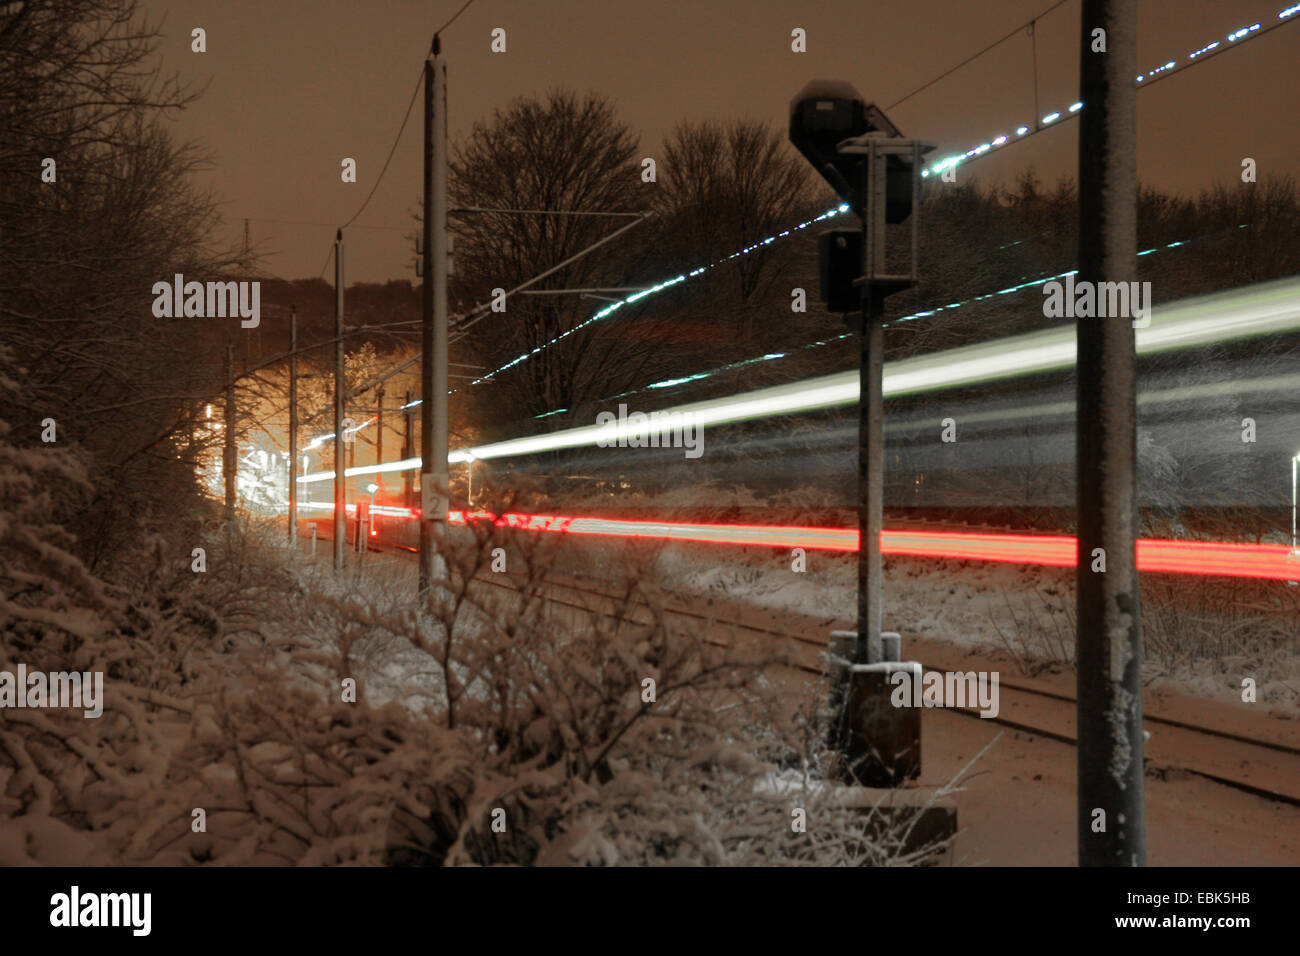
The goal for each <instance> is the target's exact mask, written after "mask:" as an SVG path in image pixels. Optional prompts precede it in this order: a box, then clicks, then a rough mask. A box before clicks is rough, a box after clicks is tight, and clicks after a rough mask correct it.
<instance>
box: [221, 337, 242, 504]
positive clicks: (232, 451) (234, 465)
mask: <svg viewBox="0 0 1300 956" xmlns="http://www.w3.org/2000/svg"><path fill="white" fill-rule="evenodd" d="M238 454H239V452H238V449H237V448H236V447H235V346H234V343H233V342H232V343H230V344H228V345H227V346H226V444H225V450H224V452H223V453H222V456H221V471H222V475H223V477H224V478H225V479H226V526H227V528H229V529H233V528H234V526H235V495H236V490H235V477H236V476H237V475H238V473H239V459H238V457H237V455H238Z"/></svg>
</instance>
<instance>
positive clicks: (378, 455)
mask: <svg viewBox="0 0 1300 956" xmlns="http://www.w3.org/2000/svg"><path fill="white" fill-rule="evenodd" d="M375 397H376V398H377V399H379V416H378V419H379V420H378V425H379V432H378V434H377V435H376V436H375V464H376V465H382V464H383V463H384V390H383V389H382V388H381V389H379V390H378V391H377V392H375ZM375 481H376V482H378V483H382V482H383V478H382V477H381V476H380V475H379V474H376V475H375Z"/></svg>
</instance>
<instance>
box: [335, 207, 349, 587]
mask: <svg viewBox="0 0 1300 956" xmlns="http://www.w3.org/2000/svg"><path fill="white" fill-rule="evenodd" d="M346 387H347V383H346V382H345V381H344V377H343V230H342V229H340V230H339V231H338V233H337V234H336V235H335V236H334V569H335V570H342V568H343V565H344V562H345V560H346V559H345V558H344V542H345V541H346V539H347V528H346V527H345V525H344V522H345V521H346V520H347V510H348V499H347V494H348V492H347V482H346V475H345V473H344V472H345V469H346V467H347V466H346V465H345V464H344V462H345V459H346V451H345V449H344V447H343V446H344V444H345V442H344V441H343V395H344V390H345V389H346Z"/></svg>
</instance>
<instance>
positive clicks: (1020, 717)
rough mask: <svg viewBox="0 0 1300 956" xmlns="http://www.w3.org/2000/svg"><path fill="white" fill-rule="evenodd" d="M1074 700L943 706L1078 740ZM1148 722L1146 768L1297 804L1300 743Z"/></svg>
mask: <svg viewBox="0 0 1300 956" xmlns="http://www.w3.org/2000/svg"><path fill="white" fill-rule="evenodd" d="M371 550H373V551H380V552H388V553H397V554H409V552H410V551H411V550H412V549H409V548H406V547H403V546H386V545H371ZM519 577H520V575H518V574H517V573H511V572H500V573H491V574H489V575H480V576H479V577H478V578H477V579H476V580H477V581H478V582H479V583H481V584H485V585H489V586H493V587H497V588H503V589H505V590H509V591H516V592H517V590H518V589H517V587H515V585H514V584H512V583H508V582H511V581H514V580H517V579H518V578H519ZM503 579H504V580H503ZM546 584H547V586H548V588H550V589H551V590H552V591H553V592H560V593H551V594H548V595H546V596H545V597H546V600H547V601H548V602H550V603H553V604H555V605H557V606H565V607H570V608H573V609H575V610H580V611H582V612H584V613H588V614H590V613H599V614H602V615H606V616H614V611H613V610H612V607H611V606H610V605H611V602H619V601H621V600H622V598H623V595H621V594H616V593H613V592H610V591H608V590H605V589H603V588H600V587H596V586H593V585H592V584H591V583H590V582H587V581H579V580H577V579H574V578H566V579H559V578H557V577H550V576H548V577H547V578H546ZM566 591H567V592H569V595H570V597H569V598H566V597H564V596H562V594H563V592H566ZM573 595H581V599H579V600H574V599H572V596H573ZM593 600H594V601H595V602H596V605H595V606H593V603H592V601H593ZM602 604H604V605H605V607H604V608H602V607H601V605H602ZM648 610H649V609H648V608H644V607H642V608H634V609H633V613H635V612H636V611H645V612H646V613H648ZM663 611H664V613H665V614H667V615H670V616H673V617H676V618H679V619H686V620H690V621H693V622H699V623H704V624H707V625H713V626H718V627H724V628H726V629H728V630H730V631H731V632H732V633H733V634H734V633H749V634H753V635H757V636H759V637H760V638H762V639H773V638H776V639H781V640H785V641H790V642H793V643H794V644H795V645H798V646H800V647H803V648H806V649H807V650H808V652H809V653H810V655H815V654H822V653H825V651H826V650H827V643H828V642H827V640H825V639H817V638H811V637H808V636H806V635H803V634H798V633H791V632H790V631H789V630H779V629H775V628H770V627H763V626H761V625H757V624H751V623H747V622H744V621H736V620H731V619H728V618H726V617H724V616H722V615H719V614H710V613H703V612H700V611H696V610H692V609H690V608H687V607H682V606H680V605H676V604H672V603H666V604H664V606H663ZM624 616H627V617H628V618H629V619H630V620H634V621H636V622H637V623H649V621H648V620H642V619H639V618H636V617H630V616H628V615H624ZM904 638H905V639H906V638H907V635H904ZM706 640H708V641H709V643H711V644H715V645H718V646H729V645H727V644H726V643H725V642H723V641H720V640H718V639H716V638H706ZM920 663H921V666H922V668H923V669H924V670H925V671H927V672H938V673H943V672H945V671H947V670H951V669H954V668H945V667H943V666H942V665H940V664H938V663H936V662H927V661H921V662H920ZM788 666H790V667H792V668H794V669H796V670H798V671H801V672H804V673H807V674H810V675H815V676H822V675H824V674H825V667H824V665H823V664H821V663H820V662H818V663H810V662H807V661H799V660H792V661H790V662H789V665H788ZM1076 707H1077V700H1076V698H1074V697H1072V696H1070V695H1068V694H1062V693H1059V692H1056V691H1052V690H1047V689H1044V688H1040V687H1033V686H1031V685H1029V684H1026V683H1021V682H1018V681H1014V680H1013V681H1007V680H1002V679H999V711H998V714H997V716H994V717H985V716H982V715H981V713H980V711H979V710H978V709H975V708H972V707H949V706H945V707H944V708H943V709H944V710H946V711H949V712H951V713H953V714H956V715H959V716H962V717H966V718H970V719H975V720H981V721H988V722H989V723H992V724H997V725H999V726H1003V727H1006V728H1008V729H1011V730H1015V731H1018V732H1020V733H1026V734H1031V735H1033V736H1037V737H1042V738H1045V739H1048V740H1053V741H1056V742H1058V743H1061V744H1065V745H1068V746H1071V747H1073V746H1077V743H1078V741H1077V738H1076V737H1075V735H1074V727H1075V716H1076ZM1143 724H1144V726H1145V727H1146V729H1147V730H1148V732H1149V733H1150V735H1151V736H1150V739H1149V740H1148V742H1147V745H1146V748H1145V749H1146V753H1145V757H1146V769H1147V773H1148V775H1151V774H1155V775H1157V776H1162V775H1167V774H1169V773H1171V772H1172V773H1177V772H1183V773H1187V774H1191V775H1194V776H1198V777H1201V778H1203V779H1206V780H1209V781H1212V782H1213V783H1216V784H1219V785H1221V786H1225V787H1231V788H1233V789H1236V790H1240V791H1243V792H1245V793H1249V794H1253V795H1254V796H1257V797H1261V798H1263V799H1266V800H1272V801H1275V802H1280V803H1285V804H1289V805H1291V806H1296V807H1300V747H1296V746H1292V745H1291V744H1288V743H1284V742H1281V741H1277V740H1267V739H1263V738H1257V737H1251V736H1248V735H1244V734H1238V733H1233V732H1230V731H1226V730H1221V729H1218V728H1214V727H1208V726H1204V725H1200V724H1196V723H1192V722H1189V721H1183V720H1177V719H1173V718H1169V717H1163V716H1160V715H1157V714H1151V713H1146V714H1144V716H1143Z"/></svg>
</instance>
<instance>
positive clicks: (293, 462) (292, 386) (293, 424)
mask: <svg viewBox="0 0 1300 956" xmlns="http://www.w3.org/2000/svg"><path fill="white" fill-rule="evenodd" d="M289 308H290V312H289V547H291V548H294V547H297V545H298V307H297V306H296V305H294V306H290V307H289Z"/></svg>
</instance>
